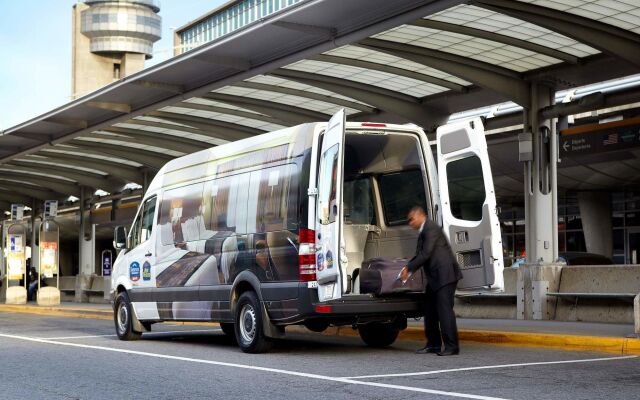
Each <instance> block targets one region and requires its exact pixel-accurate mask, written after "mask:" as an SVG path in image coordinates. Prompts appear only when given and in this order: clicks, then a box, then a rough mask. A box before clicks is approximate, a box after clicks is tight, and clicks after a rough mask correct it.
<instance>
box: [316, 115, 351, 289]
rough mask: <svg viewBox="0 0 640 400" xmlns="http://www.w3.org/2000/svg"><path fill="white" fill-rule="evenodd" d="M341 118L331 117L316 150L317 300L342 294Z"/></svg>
mask: <svg viewBox="0 0 640 400" xmlns="http://www.w3.org/2000/svg"><path fill="white" fill-rule="evenodd" d="M345 118H346V117H345V112H344V109H342V110H340V111H338V112H337V113H336V114H335V115H334V116H333V117H332V118H331V120H330V121H329V125H327V130H326V131H325V132H324V136H323V139H322V147H321V150H320V173H319V175H318V201H317V205H318V210H317V212H316V218H317V221H316V227H317V235H318V238H317V239H318V240H317V241H316V243H317V246H316V268H317V272H316V277H317V280H318V298H319V300H320V301H328V300H334V299H337V298H340V297H341V295H342V284H341V283H342V279H341V268H340V267H341V266H340V262H341V259H342V257H341V254H342V253H344V249H343V247H344V246H341V243H342V240H343V237H342V214H343V209H342V186H343V184H342V182H343V165H344V135H345Z"/></svg>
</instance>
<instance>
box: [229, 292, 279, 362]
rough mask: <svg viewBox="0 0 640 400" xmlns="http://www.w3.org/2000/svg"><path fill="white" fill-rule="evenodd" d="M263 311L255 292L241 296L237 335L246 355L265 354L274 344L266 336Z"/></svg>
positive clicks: (235, 326)
mask: <svg viewBox="0 0 640 400" xmlns="http://www.w3.org/2000/svg"><path fill="white" fill-rule="evenodd" d="M262 324H263V321H262V310H261V309H260V302H259V301H258V297H257V296H256V294H255V293H254V292H244V293H242V294H241V295H240V298H239V299H238V303H237V304H236V307H235V324H234V328H235V335H236V341H237V342H238V346H240V349H241V350H242V351H244V352H245V353H264V352H266V351H268V350H269V349H270V348H271V346H272V345H273V342H272V341H271V340H270V339H269V338H268V337H266V336H265V335H264V329H263V325H262Z"/></svg>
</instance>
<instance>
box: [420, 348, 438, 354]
mask: <svg viewBox="0 0 640 400" xmlns="http://www.w3.org/2000/svg"><path fill="white" fill-rule="evenodd" d="M439 351H440V349H439V348H437V347H427V346H425V347H423V348H421V349H418V350H416V354H436V353H438V352H439Z"/></svg>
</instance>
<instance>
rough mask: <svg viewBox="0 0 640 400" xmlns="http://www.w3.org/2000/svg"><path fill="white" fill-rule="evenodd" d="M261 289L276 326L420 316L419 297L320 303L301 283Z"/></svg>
mask: <svg viewBox="0 0 640 400" xmlns="http://www.w3.org/2000/svg"><path fill="white" fill-rule="evenodd" d="M265 286H266V287H265ZM261 289H262V294H263V301H264V303H265V305H266V308H267V311H268V312H269V316H270V318H271V321H272V322H273V323H274V324H276V325H291V324H300V323H303V322H304V321H305V320H317V319H323V320H328V321H329V322H330V323H335V324H350V323H355V322H357V321H361V320H367V321H373V320H376V319H379V320H386V319H388V318H389V317H392V316H396V315H398V314H402V315H404V316H406V317H418V316H421V315H422V310H421V301H420V296H419V295H418V296H416V295H401V296H393V297H375V296H372V295H352V296H345V297H344V298H342V299H339V300H334V301H327V302H321V301H319V300H318V291H317V289H313V288H309V287H308V285H307V283H305V282H288V283H284V284H283V283H280V284H273V286H272V285H262V287H261ZM265 289H266V290H265Z"/></svg>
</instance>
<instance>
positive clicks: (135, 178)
mask: <svg viewBox="0 0 640 400" xmlns="http://www.w3.org/2000/svg"><path fill="white" fill-rule="evenodd" d="M24 159H25V160H33V161H47V162H58V163H60V162H63V163H64V162H70V163H72V164H73V165H75V166H78V167H83V168H89V169H95V170H98V171H103V172H106V173H108V174H110V175H115V176H118V177H121V178H123V179H125V180H126V181H127V182H135V183H138V184H139V183H141V182H142V181H143V176H142V172H140V171H139V170H138V169H137V168H136V167H131V166H128V165H126V166H125V165H122V164H118V163H115V162H113V161H107V160H102V159H98V158H93V157H82V156H73V155H70V154H60V153H58V154H55V155H50V156H49V155H47V157H45V158H41V157H35V158H34V156H26V157H24Z"/></svg>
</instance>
